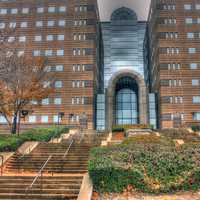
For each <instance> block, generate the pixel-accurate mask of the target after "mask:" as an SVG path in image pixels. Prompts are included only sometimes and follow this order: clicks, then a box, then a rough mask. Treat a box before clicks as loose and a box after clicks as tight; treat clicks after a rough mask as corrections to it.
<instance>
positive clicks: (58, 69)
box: [55, 65, 63, 72]
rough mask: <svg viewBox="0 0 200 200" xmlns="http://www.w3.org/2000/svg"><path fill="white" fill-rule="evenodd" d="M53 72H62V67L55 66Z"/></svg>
mask: <svg viewBox="0 0 200 200" xmlns="http://www.w3.org/2000/svg"><path fill="white" fill-rule="evenodd" d="M55 71H57V72H62V71H63V65H56V66H55Z"/></svg>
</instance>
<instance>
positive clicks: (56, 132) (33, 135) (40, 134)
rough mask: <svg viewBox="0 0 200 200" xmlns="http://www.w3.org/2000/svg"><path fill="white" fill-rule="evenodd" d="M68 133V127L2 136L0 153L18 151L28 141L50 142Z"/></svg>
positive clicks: (40, 129)
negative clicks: (53, 138)
mask: <svg viewBox="0 0 200 200" xmlns="http://www.w3.org/2000/svg"><path fill="white" fill-rule="evenodd" d="M68 131H69V129H68V128H67V127H59V128H56V127H51V128H38V129H30V130H28V131H26V132H24V133H22V134H20V135H19V136H17V135H0V152H10V151H16V150H17V148H18V147H19V146H20V145H22V144H23V143H24V142H26V141H39V142H48V141H50V140H51V138H52V137H59V136H60V135H61V134H62V133H67V132H68Z"/></svg>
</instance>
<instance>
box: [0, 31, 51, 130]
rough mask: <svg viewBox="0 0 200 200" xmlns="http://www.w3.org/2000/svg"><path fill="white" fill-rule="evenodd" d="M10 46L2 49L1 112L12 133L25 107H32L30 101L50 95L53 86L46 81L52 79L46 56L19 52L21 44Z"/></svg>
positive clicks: (0, 51)
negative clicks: (35, 56)
mask: <svg viewBox="0 0 200 200" xmlns="http://www.w3.org/2000/svg"><path fill="white" fill-rule="evenodd" d="M0 35H1V34H0ZM1 41H3V40H1ZM5 44H6V43H5ZM2 46H6V45H2ZM10 49H11V48H7V47H6V48H4V49H3V48H1V49H0V114H1V116H3V117H4V118H5V119H6V121H7V123H8V126H9V128H10V131H11V133H12V134H16V132H17V124H18V120H19V118H20V114H21V112H22V110H23V109H31V107H32V106H33V105H32V103H31V102H33V101H40V100H42V99H44V98H47V97H48V96H49V95H50V94H51V93H52V92H53V89H52V88H51V87H50V85H49V86H47V85H45V84H44V83H45V82H47V81H48V82H49V83H50V82H51V77H49V73H48V72H47V70H45V63H46V62H45V59H43V58H42V57H40V58H31V57H27V56H25V55H20V54H19V50H18V48H12V49H11V50H10Z"/></svg>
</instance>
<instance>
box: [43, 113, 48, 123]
mask: <svg viewBox="0 0 200 200" xmlns="http://www.w3.org/2000/svg"><path fill="white" fill-rule="evenodd" d="M41 122H42V123H48V122H49V117H48V116H47V115H43V116H41Z"/></svg>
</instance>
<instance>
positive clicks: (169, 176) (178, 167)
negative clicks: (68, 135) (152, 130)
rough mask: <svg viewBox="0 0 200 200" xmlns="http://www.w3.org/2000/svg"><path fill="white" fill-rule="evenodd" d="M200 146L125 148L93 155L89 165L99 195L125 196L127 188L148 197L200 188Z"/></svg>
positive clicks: (98, 150) (102, 149)
mask: <svg viewBox="0 0 200 200" xmlns="http://www.w3.org/2000/svg"><path fill="white" fill-rule="evenodd" d="M199 160H200V145H199V144H196V145H183V146H182V147H181V148H178V149H176V147H174V146H173V145H167V144H166V145H165V144H157V143H154V144H153V143H148V144H142V143H140V144H136V143H129V144H122V145H115V146H111V147H99V148H95V149H93V150H92V151H91V155H90V161H89V164H88V169H89V174H90V177H91V179H92V181H93V184H94V188H95V190H96V191H98V192H122V191H123V190H124V189H126V188H127V187H128V186H130V185H131V186H133V188H135V189H137V190H139V191H142V192H148V193H165V192H175V191H179V190H197V189H199V188H200V165H199Z"/></svg>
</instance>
